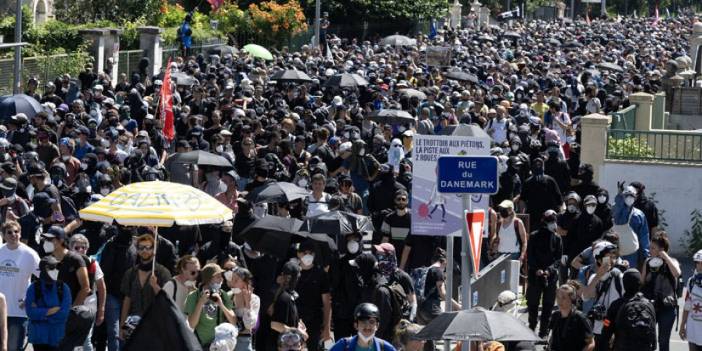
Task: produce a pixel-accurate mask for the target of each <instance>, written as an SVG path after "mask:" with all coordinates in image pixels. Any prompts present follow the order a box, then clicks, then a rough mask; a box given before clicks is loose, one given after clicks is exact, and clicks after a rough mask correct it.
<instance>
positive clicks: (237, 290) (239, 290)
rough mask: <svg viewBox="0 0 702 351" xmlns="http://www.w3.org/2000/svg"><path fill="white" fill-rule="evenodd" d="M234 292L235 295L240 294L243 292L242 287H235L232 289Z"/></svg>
mask: <svg viewBox="0 0 702 351" xmlns="http://www.w3.org/2000/svg"><path fill="white" fill-rule="evenodd" d="M232 294H234V295H239V294H241V288H234V289H232Z"/></svg>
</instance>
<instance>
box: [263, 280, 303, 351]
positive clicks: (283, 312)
mask: <svg viewBox="0 0 702 351" xmlns="http://www.w3.org/2000/svg"><path fill="white" fill-rule="evenodd" d="M299 321H300V317H299V315H298V313H297V306H296V304H295V299H294V298H293V297H292V295H290V293H289V292H287V291H283V292H282V293H280V296H278V299H277V300H276V301H275V304H274V305H273V315H272V316H271V322H279V323H283V324H284V325H287V326H288V327H295V328H297V323H298V322H299ZM271 334H272V335H271V338H270V339H271V340H273V342H272V343H271V344H269V345H275V343H276V342H277V340H278V337H279V336H280V334H279V333H278V332H276V331H275V330H272V329H271Z"/></svg>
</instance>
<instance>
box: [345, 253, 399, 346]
mask: <svg viewBox="0 0 702 351" xmlns="http://www.w3.org/2000/svg"><path fill="white" fill-rule="evenodd" d="M377 263H378V261H377V260H376V259H375V256H373V255H372V254H370V253H365V252H364V253H362V254H360V255H359V256H358V257H356V258H355V259H353V260H352V261H350V262H349V264H351V266H352V267H354V268H356V272H357V273H356V274H358V276H359V278H360V279H361V302H369V303H372V304H374V305H376V306H377V307H378V308H379V309H380V315H381V316H391V315H392V314H393V308H392V296H391V295H390V291H389V290H388V289H387V280H386V279H385V278H384V277H383V276H382V274H380V272H379V271H378V268H377ZM393 328H394V326H393V325H392V323H391V318H383V319H382V320H380V324H379V325H378V333H377V334H378V335H379V336H380V337H381V338H389V337H391V336H392V334H393Z"/></svg>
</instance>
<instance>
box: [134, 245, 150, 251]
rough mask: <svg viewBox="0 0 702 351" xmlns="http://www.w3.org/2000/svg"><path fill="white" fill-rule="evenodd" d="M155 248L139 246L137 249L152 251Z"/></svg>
mask: <svg viewBox="0 0 702 351" xmlns="http://www.w3.org/2000/svg"><path fill="white" fill-rule="evenodd" d="M153 249H154V247H153V246H137V251H151V250H153Z"/></svg>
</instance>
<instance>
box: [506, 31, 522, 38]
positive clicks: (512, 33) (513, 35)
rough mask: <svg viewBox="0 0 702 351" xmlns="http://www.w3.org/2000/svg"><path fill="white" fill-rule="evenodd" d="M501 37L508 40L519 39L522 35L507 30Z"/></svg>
mask: <svg viewBox="0 0 702 351" xmlns="http://www.w3.org/2000/svg"><path fill="white" fill-rule="evenodd" d="M502 36H503V37H505V38H510V39H520V38H521V37H522V35H521V34H520V33H519V32H515V31H513V30H509V31H506V32H504V33H502Z"/></svg>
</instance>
